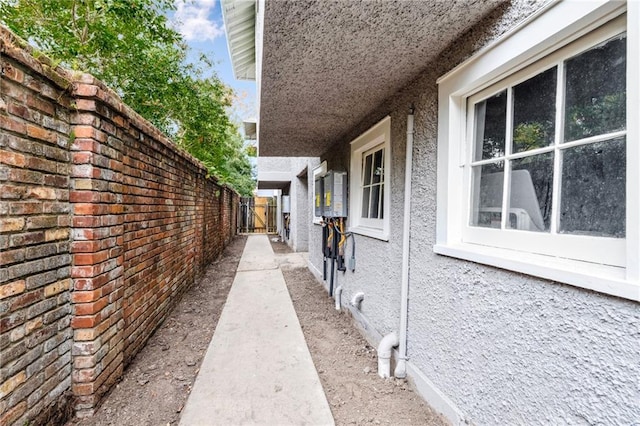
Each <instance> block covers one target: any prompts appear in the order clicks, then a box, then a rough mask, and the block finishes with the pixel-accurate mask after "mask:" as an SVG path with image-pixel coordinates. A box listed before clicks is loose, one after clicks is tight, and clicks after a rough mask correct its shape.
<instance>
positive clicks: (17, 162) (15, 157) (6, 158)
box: [0, 150, 25, 167]
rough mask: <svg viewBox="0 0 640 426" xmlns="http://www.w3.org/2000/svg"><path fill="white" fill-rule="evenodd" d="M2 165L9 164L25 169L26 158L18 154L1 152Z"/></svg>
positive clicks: (0, 160)
mask: <svg viewBox="0 0 640 426" xmlns="http://www.w3.org/2000/svg"><path fill="white" fill-rule="evenodd" d="M0 163H4V164H8V165H10V166H15V167H24V165H25V158H24V155H22V154H18V153H16V152H10V151H3V150H0Z"/></svg>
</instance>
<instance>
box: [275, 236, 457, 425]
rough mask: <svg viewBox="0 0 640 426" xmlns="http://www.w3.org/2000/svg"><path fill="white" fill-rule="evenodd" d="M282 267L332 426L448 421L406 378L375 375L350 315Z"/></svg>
mask: <svg viewBox="0 0 640 426" xmlns="http://www.w3.org/2000/svg"><path fill="white" fill-rule="evenodd" d="M272 246H273V247H274V251H275V252H276V253H286V252H287V248H286V247H287V246H286V245H285V244H282V243H275V242H272ZM278 246H285V247H278ZM296 254H297V253H294V254H292V255H294V256H295V255H296ZM280 256H286V255H280ZM278 257H279V255H277V254H276V258H278ZM280 262H282V260H281V261H280ZM286 265H287V262H286V261H285V262H282V263H281V268H282V271H283V274H284V278H285V281H286V283H287V287H288V289H289V294H290V295H291V300H292V302H293V306H294V307H295V309H296V312H297V314H298V320H299V321H300V325H301V327H302V331H303V333H304V336H305V339H306V341H307V345H308V347H309V351H310V352H311V356H312V358H313V362H314V364H315V366H316V369H317V370H318V374H319V376H320V381H321V382H322V387H323V388H324V391H325V394H326V395H327V400H328V401H329V405H330V407H331V412H332V414H333V418H334V419H335V422H336V425H352V424H356V425H372V424H376V425H377V424H383V425H397V426H408V425H416V426H418V425H420V426H445V425H447V424H448V422H447V421H446V420H445V419H444V417H442V416H441V415H439V414H438V413H436V412H434V411H433V410H432V409H431V407H429V405H427V404H426V403H425V402H424V400H423V399H422V398H421V397H420V396H419V395H417V394H416V393H415V392H414V391H413V389H412V386H411V385H410V384H409V383H407V381H406V380H400V379H394V378H391V379H386V380H385V379H381V378H380V377H378V374H377V370H376V369H377V357H376V350H375V348H373V347H371V346H370V345H369V344H368V343H367V341H366V340H365V339H364V338H363V337H362V335H361V334H360V332H359V331H358V330H357V329H356V328H355V327H354V326H353V322H352V319H351V317H350V316H349V314H347V313H346V312H338V311H336V310H335V307H334V302H333V300H332V299H331V298H329V296H328V294H327V292H326V291H325V289H324V288H323V287H322V285H321V284H320V283H319V282H318V281H317V280H316V278H315V277H314V276H313V275H312V274H311V272H310V271H309V269H307V268H306V267H305V268H299V267H295V264H292V267H287V266H286Z"/></svg>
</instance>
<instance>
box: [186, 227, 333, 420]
mask: <svg viewBox="0 0 640 426" xmlns="http://www.w3.org/2000/svg"><path fill="white" fill-rule="evenodd" d="M283 266H284V265H283ZM333 424H334V421H333V417H332V415H331V410H330V409H329V404H328V403H327V399H326V397H325V394H324V391H323V390H322V385H321V384H320V378H319V377H318V373H317V372H316V369H315V367H314V365H313V361H312V360H311V355H310V354H309V349H308V348H307V344H306V342H305V340H304V335H303V334H302V329H301V328H300V323H299V322H298V317H297V316H296V313H295V311H294V309H293V304H292V303H291V299H290V298H289V293H288V291H287V288H286V285H285V282H284V278H283V276H282V272H281V270H280V268H279V266H278V262H277V261H276V256H275V255H274V253H273V250H272V249H271V244H270V243H269V240H268V239H267V236H266V235H252V236H249V237H248V239H247V244H246V246H245V249H244V252H243V254H242V258H241V259H240V264H239V265H238V271H237V273H236V277H235V280H234V282H233V285H232V287H231V291H230V292H229V296H228V298H227V302H226V304H225V306H224V308H223V310H222V315H221V316H220V320H219V321H218V325H217V327H216V331H215V333H214V335H213V339H212V340H211V343H210V344H209V348H208V349H207V353H206V355H205V357H204V360H203V361H202V366H201V367H200V372H199V373H198V377H197V378H196V381H195V384H194V386H193V390H192V391H191V394H190V395H189V399H188V400H187V404H186V406H185V408H184V410H183V411H182V417H181V419H180V425H182V426H193V425H333Z"/></svg>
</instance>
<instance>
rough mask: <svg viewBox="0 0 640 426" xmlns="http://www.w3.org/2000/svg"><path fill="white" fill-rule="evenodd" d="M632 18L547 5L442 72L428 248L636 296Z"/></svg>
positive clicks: (590, 7)
mask: <svg viewBox="0 0 640 426" xmlns="http://www.w3.org/2000/svg"><path fill="white" fill-rule="evenodd" d="M627 15H630V19H632V18H631V17H635V18H637V17H638V15H640V5H638V4H636V3H634V2H627V3H625V2H620V3H615V4H614V3H602V4H596V3H589V2H558V3H554V4H551V5H549V6H547V7H546V9H545V10H544V11H543V12H542V13H539V14H537V15H536V16H535V17H534V18H532V19H531V20H530V21H528V22H527V23H525V24H523V25H522V26H521V27H519V28H517V29H516V30H514V31H512V32H511V33H509V34H508V35H507V36H505V37H504V38H503V39H502V40H500V42H499V43H496V44H494V45H492V46H490V47H488V48H487V49H484V50H483V51H482V52H481V53H479V54H478V55H476V56H475V57H473V58H471V59H470V60H469V61H468V62H466V63H465V64H463V65H461V66H459V67H458V68H456V69H455V70H453V71H452V72H450V73H449V74H447V75H446V76H444V77H442V78H441V79H440V80H439V81H438V84H439V86H440V87H439V128H438V198H437V201H438V205H437V208H438V223H437V243H436V245H435V246H434V250H435V251H436V252H437V253H440V254H444V255H449V256H454V257H459V258H463V259H467V260H472V261H476V262H479V263H485V264H489V265H493V266H498V267H502V268H505V269H511V270H515V271H519V272H523V273H527V274H531V275H536V276H540V277H543V278H547V279H551V280H555V281H560V282H564V283H568V284H573V285H576V286H579V287H584V288H588V289H592V290H597V291H602V292H605V293H608V294H612V295H617V296H621V297H625V298H629V299H634V300H640V283H639V281H640V268H639V267H638V264H639V259H638V257H639V250H638V245H639V244H640V235H639V230H640V223H639V222H640V211H639V207H638V206H639V204H638V202H639V197H638V192H637V185H638V180H639V179H640V173H639V172H638V169H640V149H639V148H638V145H639V144H638V126H637V124H636V123H634V122H633V121H632V120H630V118H631V117H637V116H638V95H637V92H638V90H639V88H638V81H637V79H629V78H627V76H632V75H637V74H638V69H637V58H635V59H634V61H631V60H628V58H630V57H631V56H630V55H634V54H635V55H637V46H638V42H639V41H638V40H637V35H638V34H637V32H631V31H627ZM635 18H633V19H635ZM633 22H635V21H633ZM630 38H632V39H631V40H630ZM629 46H630V47H629ZM633 46H635V47H636V49H633ZM630 66H632V67H635V68H634V69H633V70H629V67H630ZM629 97H631V100H630V99H628V98H629ZM628 109H630V110H629V111H628Z"/></svg>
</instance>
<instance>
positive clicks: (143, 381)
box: [66, 237, 447, 426]
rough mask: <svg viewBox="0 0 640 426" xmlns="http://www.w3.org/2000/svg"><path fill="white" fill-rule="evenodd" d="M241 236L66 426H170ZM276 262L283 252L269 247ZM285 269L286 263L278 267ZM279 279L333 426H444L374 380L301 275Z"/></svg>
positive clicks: (406, 389)
mask: <svg viewBox="0 0 640 426" xmlns="http://www.w3.org/2000/svg"><path fill="white" fill-rule="evenodd" d="M245 242H246V237H237V238H235V239H234V241H233V242H232V243H231V244H230V245H229V246H228V247H227V248H226V249H225V251H224V253H223V255H222V256H221V257H220V258H219V259H218V260H217V261H216V262H214V263H213V264H212V265H210V267H209V268H208V269H207V272H206V274H205V276H204V278H203V279H202V280H201V281H200V282H198V283H196V284H195V285H194V286H193V287H192V288H191V289H189V291H188V292H187V293H185V295H184V296H183V297H182V299H181V300H180V302H179V303H178V304H177V305H176V307H175V308H174V310H173V311H172V312H171V313H170V314H169V316H168V317H167V319H166V320H165V321H164V323H163V324H162V325H161V326H160V327H159V328H158V329H157V330H156V332H155V333H154V334H153V335H152V336H151V338H150V339H149V341H148V342H147V345H146V346H145V347H144V349H142V351H140V353H139V354H138V355H137V356H136V357H135V359H134V360H133V362H132V363H131V364H130V365H129V366H128V368H127V369H126V371H125V373H124V376H123V378H122V380H121V381H120V383H119V384H118V385H116V387H115V388H114V389H113V390H112V391H111V392H110V394H109V395H108V396H107V397H106V398H105V400H104V402H103V403H102V405H101V406H100V408H99V409H98V410H97V412H96V414H95V415H94V416H93V417H90V418H84V419H73V420H71V421H69V422H68V423H67V425H66V426H77V425H80V426H84V425H92V426H93V425H95V426H110V425H114V426H115V425H117V426H126V425H131V426H134V425H135V426H141V425H161V426H165V425H171V426H173V425H177V424H178V422H179V419H180V412H181V411H182V409H183V407H184V404H185V403H186V401H187V397H188V396H189V392H190V391H191V387H192V386H193V383H194V381H195V378H196V375H197V374H198V370H199V367H200V363H201V362H202V359H203V357H204V354H205V351H206V350H207V347H208V345H209V342H210V340H211V337H212V336H213V332H214V331H215V327H216V325H217V322H218V319H219V318H220V314H221V312H222V308H223V306H224V303H225V300H226V298H227V295H228V293H229V290H230V288H231V284H232V283H233V279H234V276H235V272H236V270H237V266H238V262H239V261H240V257H241V255H242V250H243V249H244V245H245ZM271 245H272V247H273V249H274V252H275V253H276V257H282V256H286V253H290V252H291V250H290V248H289V247H288V246H287V245H286V244H284V243H281V242H276V241H273V240H271ZM284 264H286V262H284ZM284 264H283V274H284V277H285V281H286V283H287V287H288V289H289V293H290V295H291V299H292V301H293V304H294V307H295V309H296V312H297V314H298V319H299V321H300V324H301V326H302V330H303V332H304V335H305V338H306V340H307V345H308V346H309V350H310V352H311V356H312V358H313V361H314V363H315V366H316V368H317V370H318V373H319V376H320V379H321V381H322V386H323V388H324V390H325V393H326V395H327V400H328V401H329V404H330V406H331V411H332V413H333V416H334V419H335V422H336V424H337V425H347V424H393V425H438V426H439V425H445V424H447V423H446V421H445V420H444V419H443V418H442V417H441V416H439V415H438V414H436V413H434V412H433V411H432V410H431V409H430V408H429V406H428V405H426V404H425V403H424V402H423V401H422V399H421V398H420V397H419V396H418V395H417V394H415V393H414V392H413V390H412V389H411V386H410V385H409V384H408V383H407V382H406V381H405V380H396V379H387V380H383V379H381V378H379V377H378V376H377V373H376V354H375V349H374V348H372V347H371V346H369V345H368V344H367V342H366V341H365V340H364V338H363V337H362V336H361V335H360V333H359V332H358V330H356V329H355V328H354V326H353V323H352V320H351V318H350V317H349V316H348V315H347V314H346V313H344V312H342V313H340V312H337V311H336V310H335V308H334V307H333V301H332V300H331V299H330V298H329V297H328V295H327V293H326V291H325V290H324V289H323V288H322V285H321V284H320V283H318V282H317V281H316V279H315V278H314V277H313V275H312V274H311V273H310V272H309V270H308V269H306V268H295V269H290V268H285V267H284Z"/></svg>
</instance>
